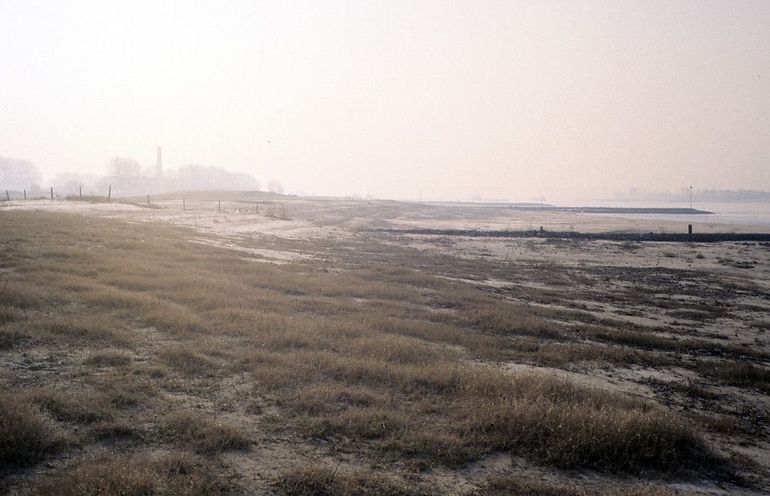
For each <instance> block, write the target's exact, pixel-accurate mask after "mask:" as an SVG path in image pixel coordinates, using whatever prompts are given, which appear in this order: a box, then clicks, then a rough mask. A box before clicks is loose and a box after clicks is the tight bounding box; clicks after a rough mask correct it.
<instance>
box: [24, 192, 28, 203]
mask: <svg viewBox="0 0 770 496" xmlns="http://www.w3.org/2000/svg"><path fill="white" fill-rule="evenodd" d="M24 201H27V190H26V189H25V190H24Z"/></svg>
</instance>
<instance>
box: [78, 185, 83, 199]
mask: <svg viewBox="0 0 770 496" xmlns="http://www.w3.org/2000/svg"><path fill="white" fill-rule="evenodd" d="M78 193H79V194H80V199H81V200H82V199H83V185H82V184H78Z"/></svg>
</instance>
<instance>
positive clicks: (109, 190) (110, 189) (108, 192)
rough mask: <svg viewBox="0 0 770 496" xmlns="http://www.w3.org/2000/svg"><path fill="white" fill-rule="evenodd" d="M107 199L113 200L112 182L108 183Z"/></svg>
mask: <svg viewBox="0 0 770 496" xmlns="http://www.w3.org/2000/svg"><path fill="white" fill-rule="evenodd" d="M107 201H112V184H110V185H108V188H107Z"/></svg>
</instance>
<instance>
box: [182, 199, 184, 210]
mask: <svg viewBox="0 0 770 496" xmlns="http://www.w3.org/2000/svg"><path fill="white" fill-rule="evenodd" d="M182 210H184V198H182Z"/></svg>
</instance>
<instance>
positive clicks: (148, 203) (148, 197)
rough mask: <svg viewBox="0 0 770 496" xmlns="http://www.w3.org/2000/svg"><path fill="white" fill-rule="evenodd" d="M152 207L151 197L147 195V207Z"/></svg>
mask: <svg viewBox="0 0 770 496" xmlns="http://www.w3.org/2000/svg"><path fill="white" fill-rule="evenodd" d="M149 205H150V195H147V206H149Z"/></svg>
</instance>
